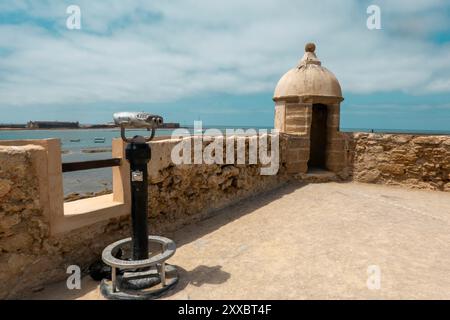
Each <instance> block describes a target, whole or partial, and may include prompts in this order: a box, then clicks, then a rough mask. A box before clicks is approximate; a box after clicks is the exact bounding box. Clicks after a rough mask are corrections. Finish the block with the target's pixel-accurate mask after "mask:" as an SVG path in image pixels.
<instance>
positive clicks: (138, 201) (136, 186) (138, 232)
mask: <svg viewBox="0 0 450 320" xmlns="http://www.w3.org/2000/svg"><path fill="white" fill-rule="evenodd" d="M141 138H142V139H141ZM125 155H126V159H127V160H128V161H129V162H130V169H131V170H130V182H131V227H132V235H131V238H132V240H133V241H132V242H133V260H142V259H148V227H147V212H148V185H147V163H148V162H149V161H150V159H151V149H150V145H149V144H147V143H146V142H145V140H144V139H143V137H138V136H136V137H134V138H133V141H132V142H131V143H129V144H128V145H127V147H126V149H125Z"/></svg>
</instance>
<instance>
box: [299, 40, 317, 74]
mask: <svg viewBox="0 0 450 320" xmlns="http://www.w3.org/2000/svg"><path fill="white" fill-rule="evenodd" d="M315 51H316V45H315V44H314V43H312V42H308V43H307V44H306V45H305V54H304V55H303V58H302V59H301V60H300V62H299V63H298V66H297V68H301V67H303V66H305V65H307V64H315V65H318V66H320V65H321V64H322V63H321V62H320V60H319V59H318V58H317V56H316V52H315Z"/></svg>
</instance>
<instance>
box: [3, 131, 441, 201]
mask: <svg viewBox="0 0 450 320" xmlns="http://www.w3.org/2000/svg"><path fill="white" fill-rule="evenodd" d="M215 128H217V129H219V130H222V131H224V130H225V129H226V128H230V129H238V128H242V127H235V128H233V127H224V126H216V127H215ZM253 128H254V129H257V130H258V129H270V128H268V127H253ZM188 129H189V131H190V132H193V128H188ZM243 129H248V128H243ZM341 131H350V132H355V131H358V132H372V129H365V128H353V129H345V128H343V129H341ZM172 132H173V130H172V129H160V130H157V131H156V136H170V135H171V134H172ZM373 132H386V133H387V132H389V133H411V134H450V131H433V130H425V131H424V130H422V131H418V130H387V129H373ZM138 134H140V135H148V132H147V131H145V130H131V131H129V132H128V136H131V135H138ZM119 137H120V130H119V129H77V130H0V140H24V139H47V138H57V139H61V148H62V150H63V151H64V153H63V154H62V155H61V156H62V161H63V162H74V161H87V160H99V159H108V158H111V152H110V151H106V152H100V153H84V152H82V150H83V149H91V148H102V149H110V148H111V143H112V139H113V138H119ZM95 138H105V142H104V143H95V142H94V139H95ZM77 139H80V141H76V142H74V141H71V140H77ZM63 179H64V181H63V183H64V194H66V195H67V194H70V193H74V192H76V193H80V194H84V193H87V192H98V191H102V190H105V189H112V169H111V168H102V169H92V170H84V171H75V172H67V173H64V174H63Z"/></svg>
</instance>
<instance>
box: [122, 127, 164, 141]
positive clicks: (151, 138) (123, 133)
mask: <svg viewBox="0 0 450 320" xmlns="http://www.w3.org/2000/svg"><path fill="white" fill-rule="evenodd" d="M146 129H147V131H150V130H151V131H152V132H151V134H150V136H149V137H143V138H144V140H145V142H149V141H151V140H153V138H154V137H155V131H156V129H155V127H147V128H146ZM120 136H121V137H122V140H123V141H125V142H127V143H131V142H133V138H127V136H126V135H125V126H124V125H121V126H120Z"/></svg>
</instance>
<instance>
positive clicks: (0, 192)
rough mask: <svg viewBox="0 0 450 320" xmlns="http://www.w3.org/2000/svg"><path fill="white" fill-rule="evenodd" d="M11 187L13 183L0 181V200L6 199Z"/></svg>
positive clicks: (4, 180)
mask: <svg viewBox="0 0 450 320" xmlns="http://www.w3.org/2000/svg"><path fill="white" fill-rule="evenodd" d="M11 185H12V182H11V181H9V180H6V179H0V198H2V197H4V196H5V195H6V194H7V193H8V192H9V191H10V190H11Z"/></svg>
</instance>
